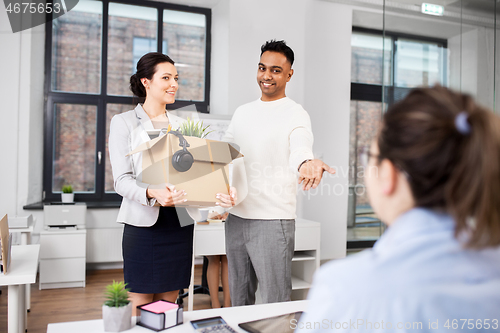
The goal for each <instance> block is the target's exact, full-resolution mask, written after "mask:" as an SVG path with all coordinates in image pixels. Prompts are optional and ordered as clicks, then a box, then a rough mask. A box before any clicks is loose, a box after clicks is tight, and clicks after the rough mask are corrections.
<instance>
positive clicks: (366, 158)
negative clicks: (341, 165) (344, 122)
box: [358, 146, 411, 179]
mask: <svg viewBox="0 0 500 333" xmlns="http://www.w3.org/2000/svg"><path fill="white" fill-rule="evenodd" d="M372 157H374V158H377V159H378V162H380V161H381V160H383V159H384V158H383V157H382V156H380V155H379V154H373V153H372V152H371V151H370V147H368V146H364V147H361V151H360V152H359V158H358V161H359V163H360V164H361V166H362V167H363V168H365V169H366V168H367V167H368V163H369V162H370V158H372ZM394 165H395V166H396V167H397V168H398V170H399V171H400V172H401V173H403V175H404V176H405V177H406V179H411V177H410V175H409V174H408V172H406V171H405V170H404V169H403V168H401V166H400V165H399V164H394Z"/></svg>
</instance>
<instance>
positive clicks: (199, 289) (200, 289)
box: [177, 256, 222, 305]
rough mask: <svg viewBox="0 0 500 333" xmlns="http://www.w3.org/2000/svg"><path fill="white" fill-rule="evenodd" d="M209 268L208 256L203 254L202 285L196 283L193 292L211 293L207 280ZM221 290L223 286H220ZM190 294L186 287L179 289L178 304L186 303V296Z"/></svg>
mask: <svg viewBox="0 0 500 333" xmlns="http://www.w3.org/2000/svg"><path fill="white" fill-rule="evenodd" d="M207 270H208V258H207V257H206V256H203V268H202V273H201V285H199V284H195V285H194V287H193V294H194V295H196V294H205V295H210V291H209V289H208V280H207ZM219 291H222V287H221V286H219ZM188 295H189V292H187V291H186V292H184V289H181V290H180V291H179V296H178V297H177V304H179V305H181V304H183V303H184V298H185V297H187V296H188Z"/></svg>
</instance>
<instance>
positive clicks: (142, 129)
mask: <svg viewBox="0 0 500 333" xmlns="http://www.w3.org/2000/svg"><path fill="white" fill-rule="evenodd" d="M168 120H169V122H170V124H171V125H172V128H174V129H177V128H178V127H180V125H181V123H182V122H184V121H185V120H184V119H182V118H180V117H177V116H174V115H172V114H168ZM153 129H154V127H153V124H152V123H151V119H150V118H149V116H148V115H147V113H146V112H145V111H144V109H143V108H142V106H141V105H140V104H137V107H136V108H135V109H134V110H131V111H127V112H124V113H120V114H117V115H115V116H114V117H113V118H112V119H111V124H110V129H109V141H108V144H109V158H110V161H111V168H112V169H113V179H114V187H115V191H116V193H118V194H119V195H121V196H122V197H123V201H122V204H121V206H120V212H119V213H118V218H117V219H116V221H117V222H121V223H127V224H131V225H134V226H139V227H149V226H152V225H153V224H155V222H156V220H157V218H158V213H159V211H160V208H159V207H158V206H153V205H154V204H155V202H156V199H151V200H149V199H148V198H147V197H146V189H147V187H148V184H145V183H142V182H141V181H140V173H141V170H142V153H137V154H134V155H131V156H126V155H127V154H128V153H129V152H130V151H132V150H133V149H135V148H136V147H137V146H138V145H140V144H141V143H143V142H146V141H149V139H150V138H149V135H148V134H147V132H146V131H148V130H153Z"/></svg>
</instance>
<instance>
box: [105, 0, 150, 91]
mask: <svg viewBox="0 0 500 333" xmlns="http://www.w3.org/2000/svg"><path fill="white" fill-rule="evenodd" d="M157 13H158V11H157V10H156V9H155V8H148V7H141V6H131V5H123V4H118V3H110V4H109V21H108V24H109V29H108V30H109V32H108V77H107V79H108V84H107V89H108V94H110V95H126V96H131V95H132V92H131V91H130V89H129V81H130V76H131V75H132V74H134V73H135V71H136V67H135V66H136V64H137V61H138V60H139V59H140V58H141V57H142V56H143V55H144V54H146V53H148V52H155V51H157V47H156V44H157V42H156V41H157V36H156V30H157V25H156V23H157V17H158V14H157Z"/></svg>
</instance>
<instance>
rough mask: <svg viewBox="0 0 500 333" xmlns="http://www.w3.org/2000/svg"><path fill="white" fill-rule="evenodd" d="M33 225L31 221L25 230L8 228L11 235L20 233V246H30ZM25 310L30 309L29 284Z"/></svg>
mask: <svg viewBox="0 0 500 333" xmlns="http://www.w3.org/2000/svg"><path fill="white" fill-rule="evenodd" d="M33 224H34V221H31V222H30V223H29V225H28V226H27V227H26V228H9V231H10V232H11V233H16V232H17V233H20V234H21V245H29V244H31V234H32V233H33ZM25 293H26V309H28V310H29V309H30V308H31V286H30V285H29V284H27V285H26V291H25Z"/></svg>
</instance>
